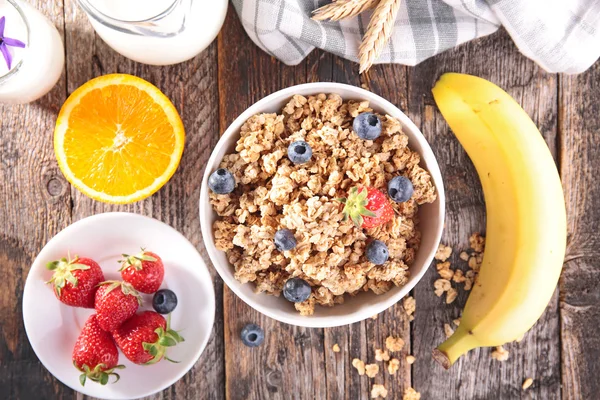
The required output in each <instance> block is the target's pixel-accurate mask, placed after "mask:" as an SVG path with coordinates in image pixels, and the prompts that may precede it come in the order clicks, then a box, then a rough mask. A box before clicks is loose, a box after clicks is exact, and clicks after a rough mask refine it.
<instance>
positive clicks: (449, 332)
mask: <svg viewBox="0 0 600 400" xmlns="http://www.w3.org/2000/svg"><path fill="white" fill-rule="evenodd" d="M444 334H445V335H446V337H447V338H449V337H450V336H452V335H453V334H454V329H452V327H451V326H450V324H444Z"/></svg>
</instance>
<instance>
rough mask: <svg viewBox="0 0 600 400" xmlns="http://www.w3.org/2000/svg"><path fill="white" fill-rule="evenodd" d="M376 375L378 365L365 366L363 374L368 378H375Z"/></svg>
mask: <svg viewBox="0 0 600 400" xmlns="http://www.w3.org/2000/svg"><path fill="white" fill-rule="evenodd" d="M378 373H379V365H377V364H367V365H365V374H367V376H368V377H369V378H375V376H377V374H378Z"/></svg>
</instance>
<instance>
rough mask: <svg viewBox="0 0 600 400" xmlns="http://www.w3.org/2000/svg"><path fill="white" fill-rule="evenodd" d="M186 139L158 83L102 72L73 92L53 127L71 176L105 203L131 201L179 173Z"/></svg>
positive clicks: (62, 166)
mask: <svg viewBox="0 0 600 400" xmlns="http://www.w3.org/2000/svg"><path fill="white" fill-rule="evenodd" d="M184 142H185V130H184V128H183V123H182V122H181V118H180V117H179V114H178V113H177V110H176V109H175V106H174V105H173V103H171V101H170V100H169V99H168V98H167V97H166V96H165V95H164V94H163V93H162V92H161V91H160V90H159V89H158V88H157V87H156V86H154V85H152V84H151V83H149V82H147V81H145V80H143V79H141V78H137V77H135V76H132V75H126V74H112V75H104V76H101V77H98V78H95V79H92V80H91V81H89V82H87V83H85V84H84V85H82V86H81V87H79V88H78V89H77V90H75V91H74V92H73V93H72V94H71V95H70V96H69V98H68V99H67V101H66V102H65V104H63V106H62V108H61V110H60V113H59V115H58V120H57V121H56V128H55V129H54V152H55V153H56V158H57V160H58V165H59V167H60V169H61V171H62V172H63V174H64V175H65V177H66V178H67V180H68V181H69V182H70V183H71V184H72V185H74V186H75V187H76V188H77V189H79V190H80V191H81V192H82V193H84V194H85V195H87V196H89V197H91V198H93V199H95V200H99V201H103V202H106V203H117V204H124V203H133V202H135V201H138V200H141V199H144V198H146V197H148V196H150V195H152V194H153V193H154V192H156V191H157V190H158V189H160V188H161V187H162V186H163V185H164V184H165V183H166V182H167V181H168V180H169V179H170V178H171V176H173V174H174V173H175V170H176V169H177V166H178V165H179V161H180V160H181V154H182V153H183V146H184Z"/></svg>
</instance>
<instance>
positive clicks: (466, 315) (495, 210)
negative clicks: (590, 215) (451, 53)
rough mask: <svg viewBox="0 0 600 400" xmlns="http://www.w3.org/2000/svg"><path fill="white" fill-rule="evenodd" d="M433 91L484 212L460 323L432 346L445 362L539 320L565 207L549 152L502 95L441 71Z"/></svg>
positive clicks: (561, 249)
mask: <svg viewBox="0 0 600 400" xmlns="http://www.w3.org/2000/svg"><path fill="white" fill-rule="evenodd" d="M433 97H434V99H435V102H436V103H437V105H438V107H439V109H440V111H441V112H442V115H443V116H444V118H445V119H446V121H447V122H448V124H449V125H450V128H451V129H452V130H453V131H454V134H455V135H456V137H457V138H458V140H459V141H460V143H461V144H462V146H463V147H464V148H465V150H466V152H467V154H468V155H469V157H470V158H471V160H472V161H473V164H474V165H475V168H476V169H477V173H478V175H479V178H480V180H481V185H482V187H483V193H484V196H485V203H486V215H487V225H486V231H487V232H486V246H485V253H484V256H483V262H482V265H481V268H480V270H479V276H478V278H477V281H476V283H475V285H474V286H473V289H472V291H471V294H470V296H469V299H468V300H467V304H466V306H465V309H464V311H463V315H462V318H461V322H460V326H459V327H458V328H457V330H456V332H455V333H454V334H453V335H452V336H451V337H450V338H448V340H446V341H445V342H444V343H442V344H441V345H440V346H439V347H438V348H437V349H435V350H433V357H434V358H435V359H436V360H437V361H438V362H440V363H441V364H442V365H443V366H444V367H445V368H449V367H450V366H451V365H452V364H453V363H454V362H455V361H456V360H457V359H458V358H459V357H460V356H461V355H463V354H465V353H466V352H468V351H469V350H471V349H474V348H476V347H484V346H499V345H502V344H504V343H507V342H510V341H513V340H516V339H518V338H520V337H521V336H522V335H523V334H525V332H527V331H528V330H529V329H530V328H531V327H532V326H533V324H535V322H536V321H537V320H538V319H539V318H540V316H541V315H542V313H543V312H544V309H545V308H546V306H547V305H548V302H549V301H550V298H551V297H552V294H553V293H554V289H555V288H556V284H557V282H558V279H559V276H560V272H561V269H562V265H563V261H564V257H565V248H566V242H567V238H566V236H567V234H566V232H567V229H566V211H565V201H564V196H563V191H562V186H561V182H560V177H559V175H558V171H557V169H556V165H555V164H554V160H553V159H552V155H551V154H550V151H549V149H548V147H547V146H546V143H545V142H544V139H543V138H542V135H541V134H540V132H539V130H538V129H537V127H536V126H535V124H534V123H533V121H532V120H531V118H529V116H528V115H527V113H525V111H524V110H523V109H522V108H521V107H520V106H519V104H517V102H515V100H514V99H513V98H512V97H511V96H510V95H509V94H508V93H506V92H505V91H504V90H502V89H500V88H499V87H498V86H496V85H494V84H493V83H491V82H489V81H487V80H485V79H482V78H478V77H475V76H471V75H464V74H455V73H448V74H444V75H442V76H441V78H440V79H439V81H438V82H437V83H436V84H435V86H434V88H433Z"/></svg>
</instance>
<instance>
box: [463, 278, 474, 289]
mask: <svg viewBox="0 0 600 400" xmlns="http://www.w3.org/2000/svg"><path fill="white" fill-rule="evenodd" d="M472 287H473V279H470V278H467V279H466V280H465V286H464V288H463V289H465V290H467V291H469V290H471V288H472Z"/></svg>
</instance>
